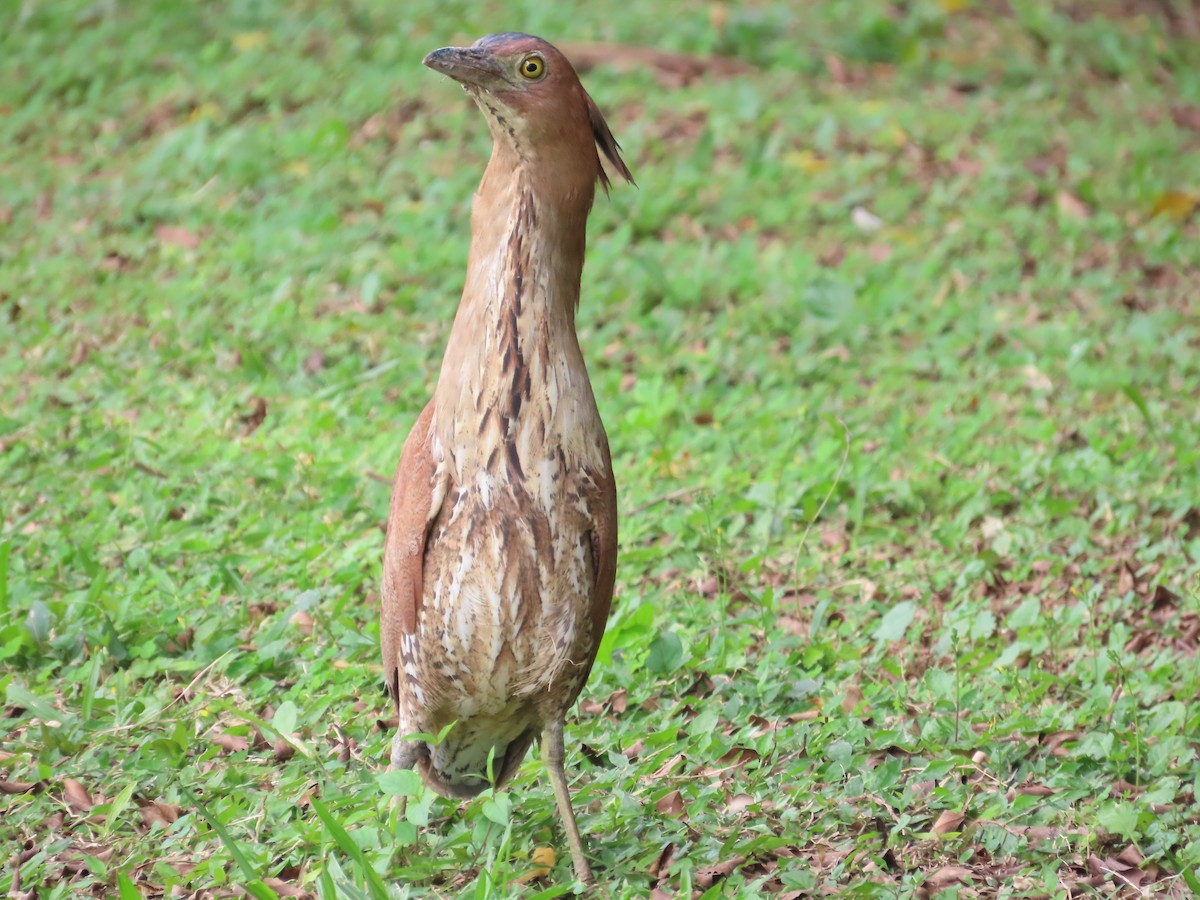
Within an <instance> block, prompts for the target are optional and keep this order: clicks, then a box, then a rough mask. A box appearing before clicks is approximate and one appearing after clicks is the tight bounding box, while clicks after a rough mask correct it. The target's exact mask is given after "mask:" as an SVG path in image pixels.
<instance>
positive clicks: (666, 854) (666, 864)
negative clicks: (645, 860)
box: [650, 841, 675, 878]
mask: <svg viewBox="0 0 1200 900" xmlns="http://www.w3.org/2000/svg"><path fill="white" fill-rule="evenodd" d="M674 858H675V845H674V844H673V843H671V842H670V841H668V842H667V846H665V847H663V848H662V852H661V853H659V854H658V858H657V859H656V860H654V862H652V863H650V877H651V878H661V877H663V876H664V875H666V874H667V870H668V869H669V868H671V860H672V859H674Z"/></svg>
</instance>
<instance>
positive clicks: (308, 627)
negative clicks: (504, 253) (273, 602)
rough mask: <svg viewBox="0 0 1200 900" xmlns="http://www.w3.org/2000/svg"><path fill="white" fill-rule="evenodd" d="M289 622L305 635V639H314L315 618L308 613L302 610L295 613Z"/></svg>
mask: <svg viewBox="0 0 1200 900" xmlns="http://www.w3.org/2000/svg"><path fill="white" fill-rule="evenodd" d="M288 621H289V622H291V623H292V624H293V625H295V626H296V630H297V631H299V632H300V633H301V634H302V635H304V636H305V637H312V633H313V618H312V616H310V615H309V614H308V613H306V612H305V611H304V610H300V611H299V612H296V613H293V614H292V617H291V618H290V619H288Z"/></svg>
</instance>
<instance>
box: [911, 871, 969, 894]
mask: <svg viewBox="0 0 1200 900" xmlns="http://www.w3.org/2000/svg"><path fill="white" fill-rule="evenodd" d="M970 883H971V870H970V869H967V868H964V867H963V866H942V867H941V868H940V869H938V870H936V871H934V872H931V873H930V874H929V876H928V877H927V878H926V879H925V881H924V883H923V884H922V885H921V886H922V887H923V888H924V889H925V890H927V891H931V892H936V891H940V890H942V889H943V888H948V887H950V886H951V885H955V884H970Z"/></svg>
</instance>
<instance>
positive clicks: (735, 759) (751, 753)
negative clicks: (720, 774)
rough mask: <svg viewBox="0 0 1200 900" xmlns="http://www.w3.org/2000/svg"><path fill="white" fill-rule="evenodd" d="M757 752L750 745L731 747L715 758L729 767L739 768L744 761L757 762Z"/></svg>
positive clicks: (744, 763)
mask: <svg viewBox="0 0 1200 900" xmlns="http://www.w3.org/2000/svg"><path fill="white" fill-rule="evenodd" d="M758 758H759V753H758V751H757V750H755V749H753V748H752V747H732V748H731V749H729V750H728V751H727V752H726V753H724V754H723V755H722V756H721V758H720V759H718V760H717V762H719V763H720V764H721V765H723V766H728V767H730V768H741V767H742V766H744V765H746V763H752V762H757V761H758Z"/></svg>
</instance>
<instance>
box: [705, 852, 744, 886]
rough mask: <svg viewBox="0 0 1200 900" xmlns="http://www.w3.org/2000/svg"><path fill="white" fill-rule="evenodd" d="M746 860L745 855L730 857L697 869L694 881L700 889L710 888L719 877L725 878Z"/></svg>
mask: <svg viewBox="0 0 1200 900" xmlns="http://www.w3.org/2000/svg"><path fill="white" fill-rule="evenodd" d="M745 861H746V857H744V856H734V857H731V858H730V859H727V860H724V861H723V862H719V863H717V864H716V865H713V866H704V867H703V868H700V869H697V870H696V873H695V876H694V883H695V885H696V887H698V888H700V889H702V890H703V889H705V888H710V887H712V886H713V882H715V881H716V880H717V879H718V878H725V877H727V876H728V875H729V874H730V873H732V872H733V870H734V869H736V868H737V867H738V866H740V865H741V864H742V863H744V862H745Z"/></svg>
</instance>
